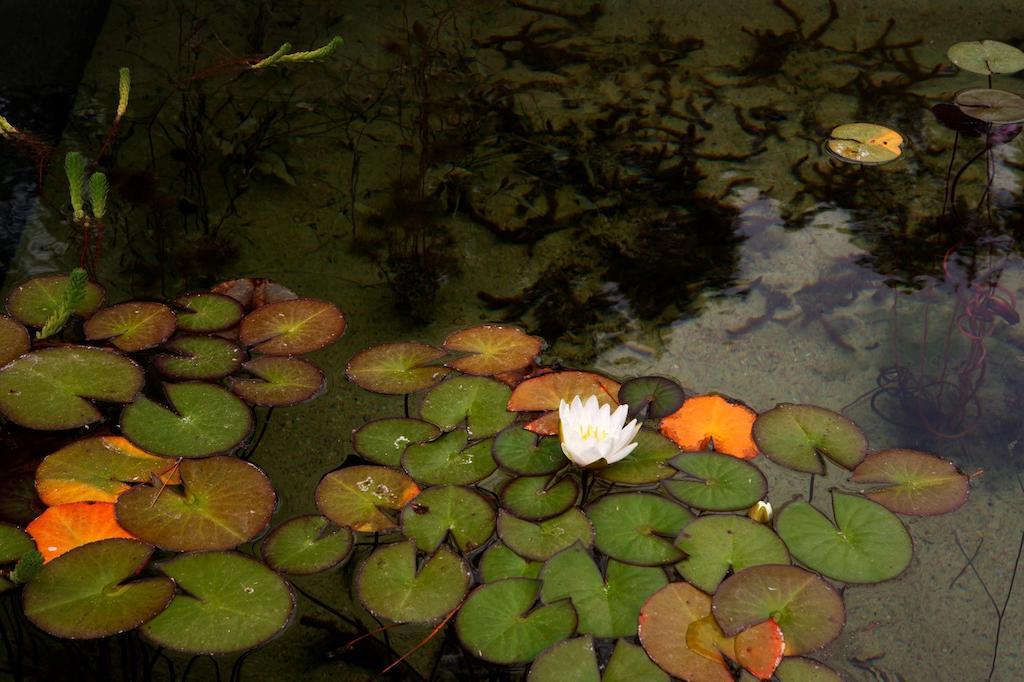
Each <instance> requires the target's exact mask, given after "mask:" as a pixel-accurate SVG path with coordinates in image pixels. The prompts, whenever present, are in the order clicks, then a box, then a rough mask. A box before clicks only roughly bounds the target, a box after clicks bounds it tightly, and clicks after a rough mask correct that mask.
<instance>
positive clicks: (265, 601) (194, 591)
mask: <svg viewBox="0 0 1024 682" xmlns="http://www.w3.org/2000/svg"><path fill="white" fill-rule="evenodd" d="M159 568H160V570H161V571H163V572H164V573H165V574H166V575H167V576H168V577H169V578H171V579H172V580H174V582H175V583H176V584H177V585H178V587H179V588H180V589H181V590H182V591H181V592H180V593H179V594H177V595H175V597H174V599H173V600H172V601H171V603H170V605H169V606H168V607H167V609H166V610H164V611H163V613H161V614H160V615H159V616H157V617H156V618H154V619H153V620H151V621H149V622H148V623H146V624H145V625H143V626H142V628H140V632H141V633H142V634H143V636H145V638H146V639H148V640H149V641H150V642H152V643H153V644H155V645H157V646H159V647H164V648H167V649H173V650H174V651H181V652H185V653H190V654H229V653H232V652H235V651H246V650H248V649H253V648H255V647H258V646H260V645H262V644H265V643H267V642H268V641H270V640H271V639H273V638H274V637H276V636H277V635H278V634H280V633H281V632H282V631H284V629H285V628H286V627H287V626H288V623H290V622H291V617H292V613H293V612H294V610H295V596H294V595H293V594H292V591H291V588H289V587H288V583H287V582H286V581H285V580H284V579H283V578H282V577H281V576H279V575H278V574H277V573H274V572H273V571H272V570H270V569H269V568H267V567H266V566H264V565H263V564H261V563H260V562H258V561H256V560H254V559H250V558H249V557H247V556H245V555H243V554H238V553H237V552H200V553H193V554H180V555H178V556H176V557H174V558H173V559H171V560H170V561H167V562H165V563H162V564H160V565H159Z"/></svg>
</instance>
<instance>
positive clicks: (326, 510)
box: [316, 465, 420, 533]
mask: <svg viewBox="0 0 1024 682" xmlns="http://www.w3.org/2000/svg"><path fill="white" fill-rule="evenodd" d="M419 494H420V487H419V486H418V485H416V482H415V481H413V480H412V479H411V478H409V477H408V476H406V475H405V473H404V472H402V471H399V470H398V469H392V468H391V467H378V466H365V465H360V466H354V467H346V468H344V469H338V470H336V471H332V472H330V473H329V474H327V475H326V476H324V477H323V478H322V479H320V484H319V485H317V487H316V506H317V507H318V508H319V509H320V513H321V514H323V515H324V516H326V517H327V518H329V519H330V520H331V521H333V522H334V523H336V524H338V525H339V526H348V527H349V528H351V529H352V530H355V531H359V532H362V533H376V532H378V531H384V530H392V529H395V528H398V525H399V524H398V511H399V510H400V509H401V508H402V507H404V506H405V505H406V504H408V502H409V501H410V500H412V499H413V498H414V497H416V496H417V495H419Z"/></svg>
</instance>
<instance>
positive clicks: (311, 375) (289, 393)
mask: <svg viewBox="0 0 1024 682" xmlns="http://www.w3.org/2000/svg"><path fill="white" fill-rule="evenodd" d="M242 369H244V370H245V371H246V372H248V373H249V374H251V375H253V376H254V377H256V378H254V379H243V378H239V377H231V378H230V379H228V386H229V387H230V388H231V391H232V392H233V393H234V394H235V395H237V396H238V397H239V398H241V399H242V400H244V401H245V402H247V403H249V404H250V405H259V406H262V407H281V406H287V405H298V404H299V403H304V402H307V401H309V400H312V399H313V398H316V397H317V396H318V395H320V394H321V393H323V391H324V388H325V387H326V386H327V380H326V379H325V378H324V373H323V372H321V371H320V368H319V367H317V366H316V365H314V364H313V363H312V362H308V361H306V360H303V359H301V358H278V357H258V358H253V359H252V360H250V361H249V362H247V363H245V364H244V365H242Z"/></svg>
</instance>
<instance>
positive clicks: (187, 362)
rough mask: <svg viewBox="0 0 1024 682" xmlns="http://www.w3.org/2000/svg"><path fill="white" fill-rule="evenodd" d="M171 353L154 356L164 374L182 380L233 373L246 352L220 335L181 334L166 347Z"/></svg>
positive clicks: (157, 366)
mask: <svg viewBox="0 0 1024 682" xmlns="http://www.w3.org/2000/svg"><path fill="white" fill-rule="evenodd" d="M163 347H164V348H165V349H166V350H169V351H171V352H170V353H161V354H160V355H157V356H156V357H155V358H153V364H154V365H155V366H156V368H157V370H159V371H160V373H161V374H163V375H164V376H168V377H170V378H172V379H177V380H179V381H187V380H206V381H210V380H212V379H221V378H223V377H226V376H228V375H229V374H234V372H235V371H236V370H237V369H238V368H239V367H240V366H241V365H242V360H243V359H245V353H244V352H243V351H242V349H241V348H239V347H238V346H236V345H235V344H233V343H231V342H230V341H228V340H227V339H222V338H220V337H219V336H179V337H177V338H174V339H171V340H170V341H168V342H167V343H165V344H164V346H163Z"/></svg>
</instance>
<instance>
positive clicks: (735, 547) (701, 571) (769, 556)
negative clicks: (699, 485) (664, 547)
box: [676, 515, 789, 594]
mask: <svg viewBox="0 0 1024 682" xmlns="http://www.w3.org/2000/svg"><path fill="white" fill-rule="evenodd" d="M676 547H678V548H679V549H681V550H682V551H683V552H685V553H686V558H685V559H683V560H682V561H680V562H679V563H678V564H676V570H677V571H679V575H681V576H683V578H685V579H686V581H687V582H688V583H690V584H691V585H694V586H695V587H698V588H700V589H701V590H703V591H705V592H707V593H708V594H712V593H714V591H715V590H717V589H718V584H719V583H721V582H722V580H723V579H724V578H725V576H726V575H727V574H728V573H729V571H733V572H737V571H742V570H743V569H744V568H748V567H750V566H759V565H761V564H788V563H789V552H788V551H786V545H785V544H784V543H783V542H782V540H780V539H779V536H777V535H776V534H775V533H773V532H772V530H771V528H768V527H767V526H765V525H763V524H760V523H757V522H756V521H751V520H750V519H748V518H745V517H743V516H733V515H727V516H701V517H700V518H698V519H696V520H694V521H693V522H692V523H690V524H688V525H687V526H686V527H685V528H683V532H682V533H681V534H680V535H679V538H678V539H677V540H676Z"/></svg>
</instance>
